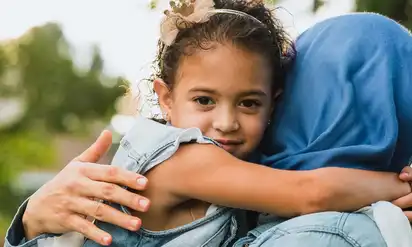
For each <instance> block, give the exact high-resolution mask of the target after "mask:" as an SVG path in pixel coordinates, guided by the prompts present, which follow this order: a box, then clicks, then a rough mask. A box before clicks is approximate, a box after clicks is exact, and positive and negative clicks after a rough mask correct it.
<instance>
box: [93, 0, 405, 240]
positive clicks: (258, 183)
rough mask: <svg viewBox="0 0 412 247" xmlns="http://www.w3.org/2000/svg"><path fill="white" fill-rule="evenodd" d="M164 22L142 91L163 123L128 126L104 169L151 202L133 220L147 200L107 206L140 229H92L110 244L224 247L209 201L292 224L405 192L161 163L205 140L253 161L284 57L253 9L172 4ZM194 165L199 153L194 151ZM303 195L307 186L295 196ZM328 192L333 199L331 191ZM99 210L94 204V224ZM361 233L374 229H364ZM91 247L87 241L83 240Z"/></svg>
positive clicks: (390, 185)
mask: <svg viewBox="0 0 412 247" xmlns="http://www.w3.org/2000/svg"><path fill="white" fill-rule="evenodd" d="M166 15H167V17H166V19H165V20H164V21H163V23H162V33H161V35H162V36H161V42H160V47H159V56H158V58H159V62H158V69H159V71H158V73H157V74H156V75H155V77H156V78H158V79H156V80H154V83H153V85H154V90H155V91H156V93H157V95H158V96H159V103H160V106H161V109H162V112H163V115H164V120H166V122H167V123H168V124H169V125H171V126H164V125H160V124H158V123H154V122H152V121H150V120H145V119H138V122H137V124H136V127H135V128H134V129H132V130H131V132H130V133H128V134H127V135H126V137H125V138H124V139H123V140H122V143H121V148H120V149H119V151H118V153H117V154H116V157H115V159H114V161H113V164H114V165H116V164H118V165H120V166H122V167H124V168H126V169H128V170H132V171H135V172H139V173H141V174H145V175H146V176H147V177H148V178H149V180H150V181H151V183H150V185H149V187H148V189H147V190H146V191H145V192H144V193H143V195H145V196H146V197H148V198H149V199H150V201H151V203H152V206H151V207H150V209H149V210H148V211H147V212H145V213H140V212H138V211H139V210H142V208H143V210H142V211H145V210H146V209H147V208H148V201H146V200H140V201H136V202H132V203H130V202H125V203H124V204H127V205H130V207H128V208H126V207H122V206H119V205H117V204H112V203H108V204H110V205H111V206H113V207H115V208H118V209H119V210H121V211H124V212H126V213H131V214H133V215H135V216H138V217H140V218H141V219H142V222H143V227H142V228H141V229H140V230H137V229H138V228H139V226H140V222H139V221H135V222H134V223H133V222H131V223H133V224H130V225H129V227H128V229H129V230H124V229H122V228H118V227H115V226H114V225H112V224H107V223H104V222H100V221H97V222H96V224H97V226H98V227H100V228H101V229H103V230H104V231H106V232H109V233H110V234H111V235H112V243H111V244H112V246H162V245H164V246H228V245H230V243H231V242H232V240H234V239H235V237H236V236H235V235H236V232H237V228H238V221H237V218H236V217H235V214H234V211H233V210H232V209H229V208H225V207H221V206H217V205H224V206H228V207H236V208H244V209H251V210H256V211H261V212H268V213H275V214H277V215H280V216H297V215H300V214H307V213H311V212H315V211H322V210H355V209H357V208H359V207H360V206H364V205H368V204H370V203H372V202H374V201H378V200H381V199H386V200H391V199H395V198H397V197H400V196H402V195H404V194H406V193H408V192H409V191H410V187H409V185H408V184H403V183H400V182H399V181H398V180H396V179H394V178H395V177H396V175H394V174H382V173H372V172H367V171H356V172H355V171H353V170H346V171H340V173H339V175H340V183H337V181H335V179H334V178H333V177H331V178H329V180H328V178H327V177H326V176H321V177H320V176H318V175H319V173H322V172H327V171H332V173H331V174H333V173H334V172H333V171H334V170H333V168H330V169H329V170H328V168H326V169H324V170H318V171H312V172H288V171H277V170H274V169H269V168H265V167H261V166H257V165H253V164H252V163H247V164H246V163H239V165H238V166H236V167H233V166H228V165H227V164H225V163H224V162H223V163H221V164H213V165H211V166H207V167H205V166H202V165H201V164H202V162H198V164H196V161H194V162H193V164H190V165H188V164H174V165H171V164H172V163H171V162H167V161H168V160H172V159H173V158H174V157H177V156H179V155H182V154H181V153H179V152H177V153H176V154H175V152H176V151H177V150H178V148H179V147H181V148H182V149H188V148H189V149H190V146H192V145H183V144H184V143H192V142H197V143H201V144H208V145H204V150H206V151H207V149H208V148H213V145H217V146H220V147H221V148H222V150H225V151H227V152H228V153H230V154H232V155H233V156H235V157H238V158H241V159H244V160H249V161H251V160H253V159H254V157H255V156H258V155H259V154H258V153H256V152H254V151H255V148H256V147H257V145H258V143H259V142H260V140H261V137H262V135H263V134H264V131H265V129H266V127H267V126H268V124H270V123H269V119H270V115H271V112H272V109H273V107H274V105H273V104H274V102H275V100H274V99H275V98H276V97H277V96H278V95H279V94H280V92H281V90H282V84H283V79H284V73H285V70H286V69H287V62H288V61H290V56H291V55H293V52H292V53H287V52H285V51H293V49H292V48H291V45H290V42H289V41H288V40H287V39H286V38H285V35H284V32H283V30H282V28H281V27H280V26H278V25H277V22H276V21H274V19H273V17H272V16H271V14H270V11H268V10H267V9H266V8H265V7H264V6H263V4H262V3H260V2H250V1H225V2H220V1H214V2H212V1H196V2H193V1H192V2H190V3H187V2H183V3H180V2H179V3H175V4H173V5H172V10H171V11H169V12H166ZM222 152H223V151H222ZM174 154H175V155H174ZM198 158H199V159H207V158H208V157H207V154H206V153H205V154H204V155H202V156H200V157H198ZM199 161H200V160H199ZM230 175H232V177H231V176H230ZM383 180H386V182H385V183H382V181H383ZM365 181H367V183H365ZM341 184H350V185H351V186H346V185H345V186H342V185H341ZM305 188H309V189H306V190H305V193H303V194H302V193H298V192H301V191H302V190H303V189H305ZM331 190H334V191H338V190H340V192H341V193H334V194H333V195H331V194H330V193H328V191H331ZM107 193H108V194H110V190H108V192H107ZM336 195H339V197H334V196H336ZM118 196H119V197H121V195H118ZM324 201H328V202H330V203H324ZM334 201H335V203H333V202H334ZM212 204H213V205H212ZM138 205H141V206H143V207H140V206H138ZM106 206H107V205H105V204H99V206H98V207H97V208H96V212H95V213H96V215H95V216H98V215H99V209H104V208H105V207H106ZM115 216H118V217H113V219H112V220H113V222H112V223H113V224H118V223H119V222H118V221H120V220H121V219H122V217H123V216H122V215H121V214H120V213H118V214H116V215H115ZM97 218H99V217H97ZM117 220H118V221H117ZM362 227H368V228H373V229H376V226H375V225H374V223H373V222H364V223H363V224H362V225H360V226H359V228H362ZM105 240H106V239H105ZM103 243H105V244H109V243H110V240H109V242H105V241H102V244H103ZM326 244H328V243H325V245H326ZM94 245H96V243H94V242H93V241H91V240H87V241H86V243H85V246H94Z"/></svg>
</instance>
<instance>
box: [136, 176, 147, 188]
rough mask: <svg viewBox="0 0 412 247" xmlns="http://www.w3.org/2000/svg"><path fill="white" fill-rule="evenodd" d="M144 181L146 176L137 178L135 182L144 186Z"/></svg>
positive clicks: (145, 181)
mask: <svg viewBox="0 0 412 247" xmlns="http://www.w3.org/2000/svg"><path fill="white" fill-rule="evenodd" d="M146 183H147V178H145V177H140V178H138V179H137V184H138V185H141V186H145V185H146Z"/></svg>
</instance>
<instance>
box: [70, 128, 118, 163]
mask: <svg viewBox="0 0 412 247" xmlns="http://www.w3.org/2000/svg"><path fill="white" fill-rule="evenodd" d="M111 145H112V133H111V132H110V131H108V130H104V131H103V132H102V133H101V134H100V136H99V137H98V138H97V140H96V141H95V142H94V143H93V144H92V145H91V146H90V147H89V148H88V149H86V150H85V151H84V152H83V153H82V154H80V155H79V156H77V157H76V158H75V159H74V160H73V161H80V162H90V163H96V162H97V161H99V160H100V158H101V157H103V155H104V154H105V153H106V152H107V151H108V150H109V148H110V146H111Z"/></svg>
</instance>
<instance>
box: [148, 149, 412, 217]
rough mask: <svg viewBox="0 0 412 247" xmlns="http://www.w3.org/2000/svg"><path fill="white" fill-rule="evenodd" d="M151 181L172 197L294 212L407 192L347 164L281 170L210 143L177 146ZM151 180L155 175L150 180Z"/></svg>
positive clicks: (392, 177)
mask: <svg viewBox="0 0 412 247" xmlns="http://www.w3.org/2000/svg"><path fill="white" fill-rule="evenodd" d="M156 169H158V170H157V171H156V176H155V178H151V179H152V180H151V181H152V182H151V183H152V184H153V183H156V187H158V188H161V189H162V191H167V193H168V194H169V195H172V197H176V198H179V199H180V200H181V199H182V198H184V199H189V198H193V199H198V200H202V201H207V202H210V203H213V204H218V205H222V206H228V207H235V208H243V209H250V210H254V211H259V212H266V213H275V214H277V215H279V216H285V217H290V216H296V215H301V214H308V213H313V212H320V211H353V210H357V209H359V208H361V207H363V206H367V205H370V204H371V203H373V202H376V201H380V200H385V201H391V200H394V199H396V198H399V197H401V196H404V195H406V194H408V193H410V192H411V187H410V185H409V183H407V182H402V181H401V180H399V178H398V174H395V173H388V172H373V171H364V170H357V169H347V168H332V167H329V168H321V169H317V170H312V171H287V170H278V169H273V168H269V167H265V166H261V165H257V164H253V163H248V162H245V161H241V160H239V159H237V158H235V157H233V156H232V155H230V154H229V153H227V152H226V151H224V150H222V149H220V148H217V147H215V146H213V145H201V144H200V145H199V144H190V145H183V146H182V147H181V148H180V149H179V150H178V151H177V153H176V154H175V155H174V156H173V157H172V158H171V159H169V160H167V161H165V162H164V163H163V164H162V165H161V166H159V167H158V168H156ZM153 179H155V180H154V181H153Z"/></svg>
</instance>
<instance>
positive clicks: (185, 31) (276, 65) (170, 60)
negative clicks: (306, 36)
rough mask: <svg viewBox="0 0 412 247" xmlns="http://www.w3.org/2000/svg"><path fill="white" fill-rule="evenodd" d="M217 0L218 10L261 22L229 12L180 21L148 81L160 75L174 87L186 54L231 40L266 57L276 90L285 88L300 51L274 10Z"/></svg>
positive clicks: (244, 1) (256, 3) (245, 2)
mask: <svg viewBox="0 0 412 247" xmlns="http://www.w3.org/2000/svg"><path fill="white" fill-rule="evenodd" d="M214 2H215V8H216V9H232V10H237V11H242V12H244V13H246V14H248V15H251V16H253V17H255V18H256V19H258V20H259V21H260V22H257V21H256V20H254V19H253V18H247V17H244V16H241V15H236V14H226V13H225V14H221V13H219V14H214V15H212V16H211V17H210V19H209V21H207V22H204V23H184V21H183V20H178V21H179V23H176V25H177V27H179V33H178V35H177V37H176V39H175V41H174V43H173V44H172V45H170V46H166V45H165V44H164V43H163V42H161V41H159V43H158V50H157V55H156V59H155V60H154V62H153V73H152V74H151V76H150V77H149V78H148V79H146V81H148V82H149V83H153V81H154V80H155V79H156V78H161V79H162V80H164V81H165V83H167V84H168V86H169V87H170V89H173V85H174V84H175V76H176V72H177V69H178V66H179V61H180V60H181V59H182V57H184V56H187V55H190V54H193V53H194V52H196V51H197V50H199V49H202V50H207V49H210V44H212V43H216V42H217V43H225V42H231V43H232V44H234V45H236V46H238V47H240V48H242V49H245V50H247V51H250V52H255V53H257V54H260V55H262V56H264V57H265V58H266V59H267V61H268V62H269V64H270V68H271V69H272V75H273V78H272V83H273V85H272V86H273V92H277V91H278V90H282V89H283V88H284V83H285V77H286V73H287V71H288V70H289V68H290V65H291V64H292V62H293V60H294V57H295V54H296V51H295V47H294V45H293V42H292V40H291V39H290V37H289V35H288V34H287V33H286V31H285V29H284V27H283V25H282V24H281V22H280V21H279V20H278V19H276V18H275V17H274V14H273V11H272V10H270V9H268V8H267V7H266V6H265V5H264V4H263V3H262V2H261V1H256V0H255V1H250V0H214ZM182 22H183V23H182ZM262 24H263V25H262ZM152 93H153V94H154V92H152ZM152 96H154V95H152ZM152 103H153V101H152ZM156 104H157V102H156ZM153 117H155V118H157V117H158V116H153Z"/></svg>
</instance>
